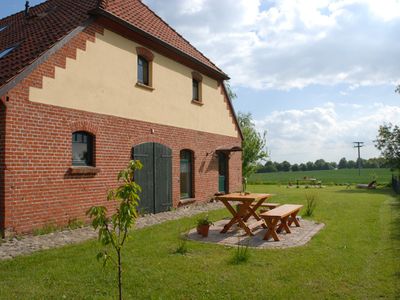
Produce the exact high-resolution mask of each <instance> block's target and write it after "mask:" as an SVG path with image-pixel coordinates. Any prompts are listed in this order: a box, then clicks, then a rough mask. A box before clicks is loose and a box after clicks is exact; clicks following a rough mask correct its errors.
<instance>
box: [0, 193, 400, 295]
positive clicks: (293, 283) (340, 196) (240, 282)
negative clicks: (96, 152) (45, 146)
mask: <svg viewBox="0 0 400 300" xmlns="http://www.w3.org/2000/svg"><path fill="white" fill-rule="evenodd" d="M249 190H251V191H253V192H269V193H274V194H276V196H275V197H274V198H273V199H274V200H273V201H274V202H275V201H277V202H281V203H304V193H305V192H306V191H305V190H304V189H287V188H285V187H277V186H262V185H257V186H249ZM307 192H316V193H318V196H319V202H318V206H317V208H316V211H315V217H313V219H315V220H318V221H321V222H324V223H325V224H326V226H325V228H324V229H323V230H322V231H320V232H319V233H318V234H317V235H316V236H315V237H314V238H313V239H312V240H311V241H310V243H309V244H307V245H306V246H303V247H299V248H292V249H285V250H254V249H253V250H251V253H250V254H251V256H250V260H249V261H248V263H246V264H242V265H232V264H231V263H230V262H229V261H230V259H231V257H232V255H233V253H234V251H235V250H234V249H232V248H228V247H224V246H219V245H210V244H205V243H199V242H189V243H188V247H189V253H188V254H187V255H180V254H174V250H175V249H176V247H177V245H178V234H179V232H182V231H184V230H187V229H189V228H191V227H194V224H195V220H196V217H194V218H185V219H182V220H178V221H171V222H168V223H164V224H161V225H157V226H153V227H149V228H145V229H142V230H137V231H135V232H134V234H133V235H132V237H131V239H130V240H129V243H128V244H127V248H126V249H125V252H124V255H125V257H124V261H123V263H124V276H125V277H124V284H125V286H124V292H125V299H246V298H247V299H267V298H269V299H272V298H277V299H282V298H298V299H330V298H350V299H366V298H368V299H376V298H388V299H395V298H396V297H398V295H399V294H400V289H399V287H400V255H399V254H400V253H399V252H400V251H399V250H400V201H399V199H398V197H397V198H396V197H394V196H392V194H391V192H390V190H382V189H378V190H373V191H367V190H357V189H350V190H348V189H345V188H342V187H328V188H325V189H318V190H307ZM210 216H211V218H212V219H213V220H218V219H221V218H222V217H226V216H228V213H227V212H226V211H225V210H219V211H214V212H212V213H211V214H210ZM98 249H99V246H98V244H97V242H96V241H91V242H87V243H83V244H81V245H74V246H68V247H64V248H62V249H57V250H49V251H43V252H40V253H36V254H34V255H31V256H27V257H19V258H17V259H15V260H12V261H2V262H0V270H1V271H0V282H1V287H0V299H112V298H116V297H115V296H116V290H115V289H114V284H115V274H114V273H113V272H112V271H111V269H110V267H108V268H106V270H103V269H102V267H101V264H100V263H98V262H97V261H96V260H95V255H96V253H97V250H98ZM293 295H294V296H293Z"/></svg>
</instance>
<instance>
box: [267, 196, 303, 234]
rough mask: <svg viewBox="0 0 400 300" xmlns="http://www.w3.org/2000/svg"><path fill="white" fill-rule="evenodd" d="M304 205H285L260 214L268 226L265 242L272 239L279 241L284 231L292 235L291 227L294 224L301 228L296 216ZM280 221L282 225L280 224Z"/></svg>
mask: <svg viewBox="0 0 400 300" xmlns="http://www.w3.org/2000/svg"><path fill="white" fill-rule="evenodd" d="M302 207H303V205H298V204H284V205H281V206H278V207H276V208H274V209H271V210H269V211H266V212H263V213H261V214H260V217H261V218H263V219H264V220H265V223H266V224H267V227H268V229H267V232H266V234H265V236H264V240H269V239H270V238H271V237H272V238H273V239H274V240H275V241H279V237H278V234H277V233H279V232H281V231H282V230H283V229H284V230H285V231H286V232H287V233H291V231H290V228H289V226H290V225H292V223H294V224H295V225H296V227H300V223H299V221H298V220H297V218H296V216H297V214H298V213H299V211H300V209H301V208H302ZM279 221H280V224H278V222H279Z"/></svg>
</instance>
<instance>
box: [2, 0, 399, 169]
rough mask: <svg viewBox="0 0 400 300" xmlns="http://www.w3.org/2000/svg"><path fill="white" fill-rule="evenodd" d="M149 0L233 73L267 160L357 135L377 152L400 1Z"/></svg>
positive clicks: (393, 111) (394, 116)
mask: <svg viewBox="0 0 400 300" xmlns="http://www.w3.org/2000/svg"><path fill="white" fill-rule="evenodd" d="M30 2H31V5H34V4H36V3H38V2H42V1H39V0H36V1H33V0H32V1H30ZM144 2H145V3H146V4H147V5H149V6H150V8H152V9H153V10H154V11H155V12H156V13H157V14H159V15H160V16H161V17H162V18H164V20H166V21H167V22H168V23H169V24H170V25H171V26H173V27H174V28H175V29H176V30H177V31H178V32H179V33H181V34H182V35H183V36H184V37H185V38H187V39H188V40H189V41H190V42H191V43H192V44H193V45H195V46H196V47H197V48H198V49H199V50H201V51H202V52H203V53H205V54H206V56H208V57H209V58H210V59H212V60H213V61H214V62H215V63H216V64H217V65H218V66H220V67H221V68H222V69H223V70H224V71H225V72H226V73H228V74H229V75H230V77H231V85H232V87H233V89H234V90H235V92H236V94H237V95H238V98H237V99H235V100H234V106H235V108H236V110H237V111H241V112H250V113H251V114H252V115H253V118H254V120H255V123H256V126H257V128H258V129H259V130H260V131H262V130H267V132H268V135H267V137H268V141H267V143H268V149H269V152H270V159H271V160H277V161H283V160H288V161H290V162H292V163H294V162H304V161H309V160H311V161H315V160H316V159H319V158H324V159H326V160H329V161H338V160H339V159H340V158H341V157H343V156H345V157H347V158H348V159H356V155H357V153H356V150H355V149H353V148H352V142H353V141H363V142H365V143H366V147H365V148H363V149H362V156H363V157H365V158H368V157H374V156H378V155H379V152H378V151H377V150H376V149H375V148H374V146H373V140H374V139H375V137H376V134H377V130H378V126H379V125H380V124H382V123H384V122H392V123H397V124H399V123H400V106H399V104H400V95H398V94H395V93H394V88H395V86H396V84H399V83H400V60H399V53H400V39H399V38H398V33H399V32H400V0H380V1H377V0H313V1H311V0H219V1H215V0H191V1H189V0H169V1H162V0H144ZM24 3H25V1H22V0H19V1H17V0H12V1H11V0H2V1H1V2H0V14H1V15H2V16H5V15H8V14H11V13H14V12H16V11H18V10H23V8H24Z"/></svg>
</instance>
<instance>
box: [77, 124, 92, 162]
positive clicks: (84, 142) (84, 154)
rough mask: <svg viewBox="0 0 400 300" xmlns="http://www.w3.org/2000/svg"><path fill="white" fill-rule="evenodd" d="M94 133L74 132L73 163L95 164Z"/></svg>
mask: <svg viewBox="0 0 400 300" xmlns="http://www.w3.org/2000/svg"><path fill="white" fill-rule="evenodd" d="M93 140H94V138H93V135H91V134H90V133H88V132H85V131H77V132H74V133H73V134H72V165H73V166H93Z"/></svg>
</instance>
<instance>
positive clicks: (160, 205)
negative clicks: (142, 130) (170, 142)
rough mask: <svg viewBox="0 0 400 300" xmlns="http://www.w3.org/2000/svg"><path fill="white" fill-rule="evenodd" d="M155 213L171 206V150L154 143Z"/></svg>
mask: <svg viewBox="0 0 400 300" xmlns="http://www.w3.org/2000/svg"><path fill="white" fill-rule="evenodd" d="M154 171H155V176H154V179H155V180H154V186H155V195H154V196H155V197H154V198H155V213H158V212H162V211H167V210H169V209H170V208H171V207H172V150H171V149H169V148H168V147H166V146H164V145H161V144H157V143H155V144H154Z"/></svg>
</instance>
